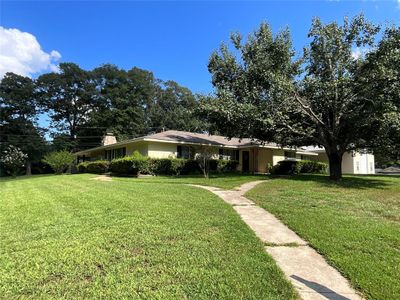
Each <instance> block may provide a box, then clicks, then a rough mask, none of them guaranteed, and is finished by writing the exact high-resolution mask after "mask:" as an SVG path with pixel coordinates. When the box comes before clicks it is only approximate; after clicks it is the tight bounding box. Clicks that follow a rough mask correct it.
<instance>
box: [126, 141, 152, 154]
mask: <svg viewBox="0 0 400 300" xmlns="http://www.w3.org/2000/svg"><path fill="white" fill-rule="evenodd" d="M135 151H139V153H140V154H142V155H143V156H147V155H148V144H147V143H132V144H128V145H126V155H127V156H129V155H132V154H133V152H135Z"/></svg>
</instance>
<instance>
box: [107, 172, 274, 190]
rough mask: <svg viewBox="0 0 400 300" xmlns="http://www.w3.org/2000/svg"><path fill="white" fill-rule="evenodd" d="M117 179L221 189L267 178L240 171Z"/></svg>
mask: <svg viewBox="0 0 400 300" xmlns="http://www.w3.org/2000/svg"><path fill="white" fill-rule="evenodd" d="M114 178H117V179H119V180H121V179H122V180H135V182H136V181H141V182H149V183H175V184H200V185H208V186H215V187H219V188H222V189H227V190H229V189H233V188H235V187H238V186H240V185H242V184H244V183H246V182H250V181H255V180H266V179H268V177H267V176H265V175H246V174H241V173H231V174H210V176H209V178H204V176H203V175H182V176H150V177H144V178H121V177H114Z"/></svg>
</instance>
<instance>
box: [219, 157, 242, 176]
mask: <svg viewBox="0 0 400 300" xmlns="http://www.w3.org/2000/svg"><path fill="white" fill-rule="evenodd" d="M217 163H218V164H217V172H219V173H226V172H234V171H236V169H237V166H238V165H239V162H238V161H237V160H222V159H220V160H217Z"/></svg>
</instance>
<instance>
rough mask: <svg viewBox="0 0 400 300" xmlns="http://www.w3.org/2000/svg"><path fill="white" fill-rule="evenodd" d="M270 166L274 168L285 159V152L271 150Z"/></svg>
mask: <svg viewBox="0 0 400 300" xmlns="http://www.w3.org/2000/svg"><path fill="white" fill-rule="evenodd" d="M272 155H273V156H272V164H273V165H274V166H275V165H276V164H277V163H278V162H280V161H281V160H284V159H285V151H284V150H282V149H273V150H272Z"/></svg>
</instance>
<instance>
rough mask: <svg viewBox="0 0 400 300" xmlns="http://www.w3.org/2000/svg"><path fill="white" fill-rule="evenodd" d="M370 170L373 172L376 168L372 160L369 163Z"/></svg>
mask: <svg viewBox="0 0 400 300" xmlns="http://www.w3.org/2000/svg"><path fill="white" fill-rule="evenodd" d="M369 170H370V171H371V172H372V171H373V170H374V164H373V163H372V161H371V162H370V163H369Z"/></svg>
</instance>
